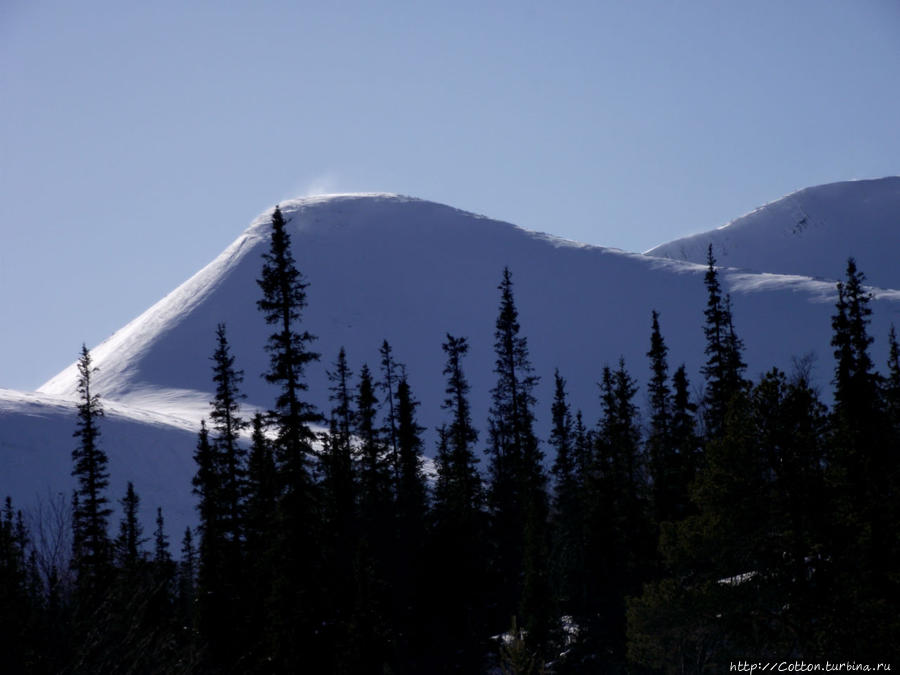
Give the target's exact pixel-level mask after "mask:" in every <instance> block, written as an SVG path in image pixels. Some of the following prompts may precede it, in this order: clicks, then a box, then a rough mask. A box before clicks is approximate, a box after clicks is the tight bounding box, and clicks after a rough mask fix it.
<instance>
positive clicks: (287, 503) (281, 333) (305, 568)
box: [257, 206, 325, 670]
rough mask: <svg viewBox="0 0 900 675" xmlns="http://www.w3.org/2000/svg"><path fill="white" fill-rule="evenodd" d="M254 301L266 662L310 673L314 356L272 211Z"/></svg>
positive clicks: (297, 280)
mask: <svg viewBox="0 0 900 675" xmlns="http://www.w3.org/2000/svg"><path fill="white" fill-rule="evenodd" d="M257 283H258V284H259V287H260V290H261V291H262V298H261V299H260V300H259V301H258V302H257V307H258V308H259V310H260V311H261V312H262V313H263V316H264V317H265V320H266V323H267V324H268V325H269V326H271V327H272V329H273V332H272V334H271V335H270V336H269V338H268V342H267V345H266V351H267V352H268V353H269V370H268V371H267V372H266V373H265V378H266V380H267V381H269V382H271V383H272V384H274V385H276V386H278V387H279V392H278V396H277V398H276V400H275V406H274V409H273V410H272V412H271V417H272V420H273V422H274V424H275V428H276V439H275V459H276V462H277V466H278V476H279V482H280V485H279V499H278V507H277V518H278V521H279V522H278V527H277V528H276V529H275V530H274V531H275V533H276V539H275V541H274V542H273V546H274V547H275V551H276V553H275V555H274V556H273V561H274V563H275V569H273V592H272V598H271V600H272V602H271V608H272V610H273V615H272V620H273V622H274V625H273V626H272V630H270V631H268V632H269V637H270V639H271V649H272V652H271V653H270V655H269V657H268V658H271V659H272V663H273V665H274V666H275V667H276V668H280V669H283V670H296V669H298V668H300V667H301V664H303V667H305V668H313V669H315V668H317V667H319V665H320V664H321V663H322V659H323V658H324V657H325V655H324V654H323V652H322V644H321V641H320V640H319V638H318V637H317V631H318V623H317V619H316V617H317V615H318V613H319V611H320V606H321V602H322V600H323V599H322V598H321V597H320V595H319V593H318V590H319V589H318V587H317V585H316V583H315V579H316V577H317V574H318V568H319V567H320V563H321V560H320V559H319V557H318V553H319V551H320V547H319V545H318V539H319V536H320V532H319V531H318V521H319V514H318V509H319V504H318V497H317V494H316V486H315V485H314V484H313V482H312V479H311V476H310V472H309V460H310V457H311V456H312V455H313V443H314V442H315V434H314V433H313V431H312V429H311V428H310V426H309V425H310V424H311V423H312V422H315V421H317V420H318V419H319V416H318V414H317V413H316V411H315V409H314V408H313V406H312V405H311V404H310V403H309V402H308V401H305V400H304V399H303V394H304V392H305V391H306V390H307V384H306V382H305V380H304V370H305V368H306V366H307V365H309V364H310V363H312V362H313V361H316V360H317V359H318V358H319V355H318V354H317V353H315V352H313V351H311V349H310V343H311V342H312V341H313V340H314V337H313V336H312V335H311V334H310V333H309V332H308V331H305V330H302V329H301V328H300V325H299V324H300V321H301V319H302V312H303V309H304V308H305V307H306V288H307V283H306V282H305V280H304V279H303V277H302V275H301V274H300V271H299V270H298V269H297V266H296V263H295V261H294V256H293V253H292V251H291V238H290V234H289V233H288V231H287V229H286V227H285V221H284V217H283V215H282V213H281V210H280V209H279V208H278V207H277V206H276V207H275V210H274V212H273V214H272V230H271V236H270V240H269V250H268V251H266V252H265V253H264V254H263V268H262V272H261V275H260V278H259V280H258V281H257Z"/></svg>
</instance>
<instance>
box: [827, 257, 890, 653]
mask: <svg viewBox="0 0 900 675" xmlns="http://www.w3.org/2000/svg"><path fill="white" fill-rule="evenodd" d="M864 284H865V277H864V275H863V274H862V272H860V271H859V270H858V268H857V267H856V263H855V261H854V260H853V258H850V259H849V260H848V261H847V276H846V280H845V281H842V282H838V284H837V295H838V299H837V303H836V307H835V310H836V311H835V314H834V315H833V317H832V329H833V337H832V342H831V344H832V346H833V347H834V356H835V361H836V365H835V376H834V386H835V390H834V399H835V402H834V409H833V413H832V436H831V439H830V443H829V445H830V446H831V447H830V449H829V453H828V459H829V463H828V473H827V479H828V483H829V490H830V502H831V503H832V504H833V505H834V511H833V514H832V518H833V523H834V526H833V528H832V529H831V535H832V536H831V542H830V546H829V548H830V556H831V561H832V563H833V574H834V577H835V580H836V581H835V583H836V585H837V588H836V589H835V591H834V598H835V603H836V606H835V609H834V614H835V615H836V616H844V617H845V619H844V622H843V623H842V624H841V625H840V626H839V627H835V643H836V645H840V647H841V648H842V650H843V651H844V652H845V653H846V654H851V653H853V654H862V653H865V654H868V655H871V657H873V658H874V657H884V656H885V655H887V654H888V652H886V651H884V650H881V651H879V650H878V649H875V648H873V643H874V638H875V636H881V640H882V642H884V643H885V644H886V643H887V642H890V641H891V640H892V637H889V635H888V633H889V632H891V631H893V632H894V634H895V635H896V633H897V631H898V623H897V622H896V621H895V620H894V619H893V618H892V617H890V616H889V612H888V611H887V609H886V605H885V602H886V600H887V604H890V602H891V601H892V600H894V601H900V588H898V582H897V580H896V578H895V577H896V574H894V573H892V572H891V570H892V568H893V569H896V565H894V563H893V560H896V553H897V548H898V546H897V542H896V536H895V535H896V525H897V523H896V521H894V522H891V520H892V518H891V513H896V508H895V507H894V506H893V505H894V503H895V500H896V488H895V487H894V484H893V482H892V480H893V478H895V477H896V475H897V469H896V465H897V459H896V449H895V447H894V446H893V444H892V442H891V441H892V439H891V433H890V423H889V419H888V413H887V411H886V406H885V400H884V398H885V397H884V396H883V395H882V391H883V387H882V383H881V377H880V376H879V375H878V374H877V373H875V372H874V365H873V362H872V358H871V356H870V354H869V348H870V346H871V345H872V342H873V338H872V337H871V336H870V335H869V333H868V325H869V323H870V321H871V314H872V309H871V307H870V306H869V305H870V302H871V300H872V294H871V292H870V291H868V290H867V289H866V288H865V286H864Z"/></svg>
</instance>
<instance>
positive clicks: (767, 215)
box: [645, 176, 900, 288]
mask: <svg viewBox="0 0 900 675" xmlns="http://www.w3.org/2000/svg"><path fill="white" fill-rule="evenodd" d="M898 214H900V176H888V177H885V178H876V179H865V180H852V181H842V182H839V183H828V184H825V185H817V186H814V187H808V188H804V189H802V190H797V191H796V192H792V193H791V194H789V195H786V196H784V197H782V198H781V199H778V200H775V201H773V202H769V203H768V204H765V205H764V206H761V207H759V208H758V209H755V210H753V211H751V212H750V213H748V214H746V215H744V216H741V217H740V218H736V219H735V220H732V221H731V222H729V223H727V224H725V225H723V226H721V227H719V228H717V229H714V230H710V231H707V232H701V233H700V234H694V235H691V236H688V237H683V238H681V239H676V240H674V241H671V242H668V243H666V244H661V245H659V246H656V247H654V248H652V249H650V250H649V251H647V252H646V254H645V255H651V256H657V257H663V258H672V259H675V260H686V261H691V262H696V263H704V262H705V261H706V251H707V247H708V246H709V245H710V244H712V247H713V254H714V255H715V257H716V260H717V261H718V262H719V263H720V264H722V265H727V266H731V267H741V268H744V269H747V270H751V271H755V272H773V273H776V274H799V275H804V276H811V277H820V278H826V279H835V278H837V277H839V276H840V275H841V274H842V273H843V270H844V267H845V265H846V260H847V258H848V257H849V256H853V257H854V258H856V260H857V262H858V263H859V265H860V269H862V270H864V271H865V272H866V274H867V276H868V279H869V281H870V282H872V283H873V284H875V285H877V286H882V287H884V288H900V271H898V270H897V267H896V265H894V264H893V262H892V260H893V258H894V256H895V253H896V251H897V250H898V248H900V228H898V227H897V225H898V222H897V220H898Z"/></svg>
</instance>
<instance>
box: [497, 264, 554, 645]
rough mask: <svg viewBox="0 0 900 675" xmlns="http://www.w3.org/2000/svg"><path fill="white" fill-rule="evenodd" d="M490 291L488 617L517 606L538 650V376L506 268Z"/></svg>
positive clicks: (541, 561)
mask: <svg viewBox="0 0 900 675" xmlns="http://www.w3.org/2000/svg"><path fill="white" fill-rule="evenodd" d="M498 290H499V291H500V310H499V313H498V316H497V323H496V328H495V331H494V353H495V355H496V360H495V365H494V373H495V374H496V376H497V384H496V385H495V386H494V388H493V389H492V390H491V401H492V404H491V411H490V417H489V419H488V434H489V445H488V450H487V454H488V455H489V457H490V464H489V467H488V474H489V479H488V511H489V514H490V539H491V542H492V544H493V550H492V574H493V585H494V587H495V589H496V599H495V601H494V602H495V605H496V608H495V612H496V613H497V614H496V616H495V618H494V621H495V622H496V623H495V626H496V628H497V630H503V629H504V628H505V627H506V626H507V624H508V621H509V617H510V616H513V615H514V614H516V613H517V612H518V613H519V616H520V619H521V623H522V625H523V628H524V629H525V630H526V631H527V635H528V640H529V641H530V643H531V645H532V646H533V648H535V649H538V650H541V649H543V648H544V647H545V644H546V641H547V639H548V637H549V632H550V625H549V621H548V616H549V614H550V608H549V603H550V597H549V596H550V589H549V576H548V541H547V528H546V522H547V513H548V497H547V487H546V483H547V478H546V475H545V474H544V469H543V457H544V455H543V452H542V451H541V449H540V446H539V442H538V439H537V436H536V435H535V433H534V404H535V398H534V388H535V386H536V385H537V383H538V379H539V378H538V377H537V376H535V375H534V371H533V368H532V366H531V362H530V360H529V356H528V343H527V340H526V338H525V337H524V336H521V335H520V334H519V331H520V327H519V313H518V310H517V309H516V305H515V300H514V298H513V292H512V275H511V274H510V271H509V269H508V268H504V270H503V277H502V280H501V282H500V285H499V286H498Z"/></svg>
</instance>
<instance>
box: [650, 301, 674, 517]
mask: <svg viewBox="0 0 900 675" xmlns="http://www.w3.org/2000/svg"><path fill="white" fill-rule="evenodd" d="M668 352H669V349H668V347H666V343H665V340H664V339H663V337H662V333H661V332H660V329H659V313H658V312H657V311H656V310H654V311H653V313H652V329H651V333H650V350H649V351H648V352H647V357H648V358H649V359H650V372H651V376H650V382H649V383H648V384H647V394H648V398H649V406H650V425H649V429H648V433H647V443H646V449H647V458H648V463H649V469H650V481H651V490H652V501H653V511H654V520H655V521H656V523H661V522H663V521H665V520H671V519H672V518H674V517H675V516H676V515H677V504H678V501H679V495H678V490H679V487H680V485H679V478H680V476H679V474H680V471H679V469H680V467H679V466H678V460H679V459H680V458H679V456H678V454H677V451H676V449H675V447H674V446H673V444H672V429H671V426H672V392H671V389H670V388H669V364H668V362H667V360H666V356H667V354H668Z"/></svg>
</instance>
